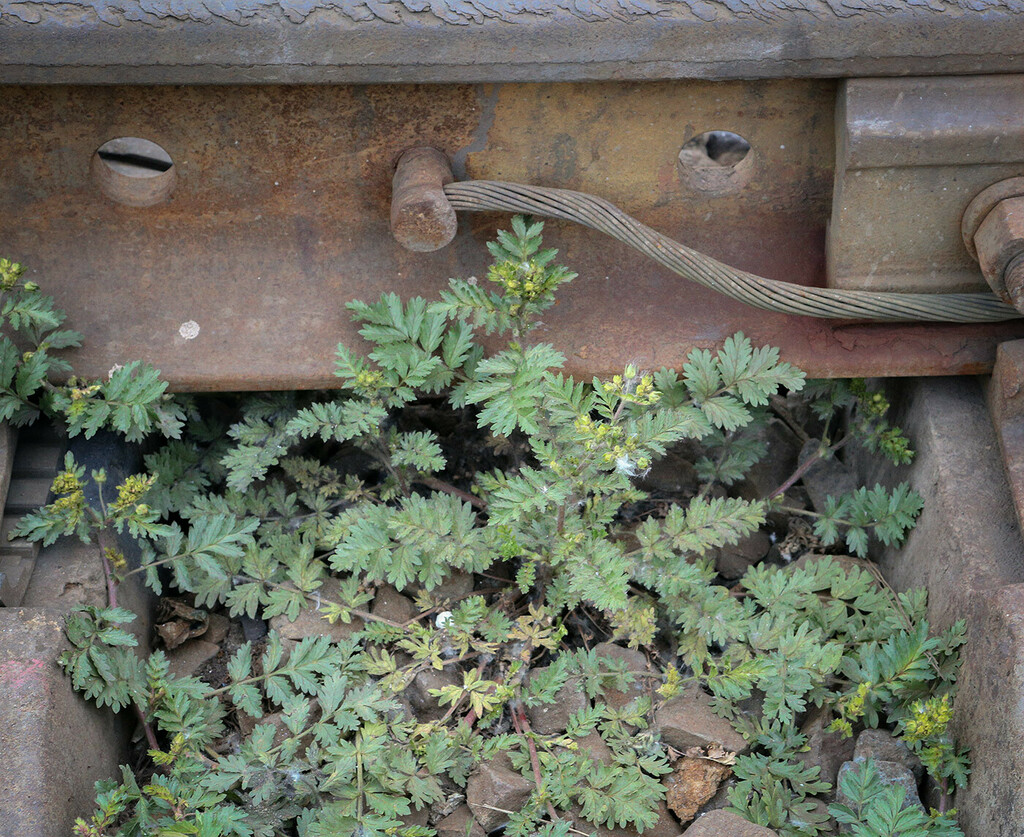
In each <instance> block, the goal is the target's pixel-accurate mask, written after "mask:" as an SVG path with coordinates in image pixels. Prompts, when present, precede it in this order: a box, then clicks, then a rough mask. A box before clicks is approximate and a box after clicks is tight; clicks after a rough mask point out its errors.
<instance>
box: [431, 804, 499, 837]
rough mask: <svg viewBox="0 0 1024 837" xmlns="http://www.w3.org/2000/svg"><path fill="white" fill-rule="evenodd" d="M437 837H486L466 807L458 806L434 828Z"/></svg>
mask: <svg viewBox="0 0 1024 837" xmlns="http://www.w3.org/2000/svg"><path fill="white" fill-rule="evenodd" d="M435 827H436V828H437V837H486V833H487V832H485V831H484V830H483V829H482V828H481V827H480V823H478V822H477V821H476V820H475V819H474V818H473V814H472V812H471V811H470V810H469V806H468V805H460V806H459V807H458V808H456V809H455V810H454V811H452V812H451V813H450V814H449V815H448V816H447V817H445V818H444V819H443V820H441V821H440V822H439V823H438V824H437V825H436V826H435Z"/></svg>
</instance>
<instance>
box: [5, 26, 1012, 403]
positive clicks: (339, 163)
mask: <svg viewBox="0 0 1024 837" xmlns="http://www.w3.org/2000/svg"><path fill="white" fill-rule="evenodd" d="M214 28H216V25H214ZM204 31H205V32H207V34H209V33H210V32H212V31H214V30H213V29H207V30H204ZM389 31H398V30H389ZM467 31H468V30H467ZM516 31H517V32H526V31H527V30H526V29H523V28H518V29H517V30H516ZM630 31H633V30H630ZM4 34H5V32H4V30H0V41H3V36H4ZM108 34H109V33H108ZM5 43H10V42H5ZM9 54H13V53H9ZM951 102H952V103H953V104H950V103H951ZM1020 112H1024V100H1022V93H1021V90H1020V85H1019V84H1017V83H1016V78H1015V77H1013V76H978V77H976V78H963V77H946V78H907V79H852V80H836V79H830V78H796V79H770V78H769V79H758V80H751V81H703V80H695V79H675V80H664V81H650V82H641V81H630V82H619V81H600V82H592V83H582V82H580V83H576V82H562V83H551V82H539V83H530V84H526V83H504V84H463V83H451V84H434V85H414V84H389V83H382V84H366V85H364V84H327V85H318V86H303V85H290V86H274V85H262V86H260V85H256V86H251V85H250V86H245V85H224V86H217V85H212V86H211V85H193V86H188V85H186V86H178V87H172V86H118V85H113V86H109V85H108V86H64V85H46V84H37V85H30V86H24V87H19V86H9V87H6V88H5V89H4V96H3V97H0V155H2V158H3V159H4V160H5V161H14V163H13V164H11V165H5V171H4V178H3V181H2V182H0V241H3V242H4V245H5V247H6V248H7V250H9V251H10V252H9V255H10V256H11V257H14V258H17V259H18V260H20V261H22V262H24V263H26V264H27V265H29V268H30V271H31V275H32V277H33V278H34V279H36V280H38V281H39V282H40V284H41V285H42V286H43V287H45V288H47V289H51V290H52V291H53V293H54V295H55V296H56V299H57V302H58V304H59V305H60V306H61V307H62V308H64V309H66V310H68V311H70V312H71V316H72V323H71V325H72V326H73V327H75V328H77V329H78V330H80V331H83V332H84V333H86V334H87V335H88V336H89V339H88V340H87V341H86V347H85V348H83V349H82V350H80V351H79V352H78V355H77V356H76V357H75V358H74V359H73V360H74V362H75V364H76V367H77V368H80V369H82V370H83V372H84V373H86V374H93V375H103V374H105V373H106V371H107V370H109V369H110V368H111V367H112V366H114V365H115V364H117V363H124V362H126V361H127V360H130V359H133V358H143V359H146V360H148V361H150V362H151V363H153V364H154V365H156V366H157V367H158V368H159V369H161V371H162V372H163V373H164V375H165V376H166V377H167V378H168V379H169V380H170V381H171V384H172V387H173V388H174V389H176V390H179V391H188V390H193V391H195V390H211V389H212V390H224V389H273V388H282V389H285V388H295V387H299V388H303V387H322V386H330V385H332V384H333V383H334V381H335V379H334V377H333V366H332V360H331V356H332V351H333V347H334V346H335V345H336V344H337V342H338V341H339V340H346V339H347V340H350V341H351V340H355V339H356V336H355V334H354V328H353V325H352V323H350V321H349V320H348V317H347V316H346V314H345V311H344V308H343V305H344V303H345V302H346V301H348V300H349V299H354V298H364V299H365V298H373V297H374V296H377V295H379V294H380V293H381V292H383V291H389V290H394V291H398V292H400V293H402V294H403V295H405V296H411V295H416V294H419V295H423V296H427V297H433V296H436V294H437V293H438V291H439V290H441V289H442V288H443V287H445V285H446V282H447V279H448V277H449V276H469V275H483V272H484V271H485V270H486V266H487V260H488V256H487V253H486V249H485V246H484V245H485V243H486V241H487V240H489V239H490V238H491V237H493V235H494V232H495V230H496V229H498V228H501V227H503V226H507V224H508V215H509V210H502V211H496V209H493V208H492V209H489V210H488V211H483V212H476V213H467V212H459V213H458V216H457V217H456V220H455V224H456V226H455V231H456V235H455V237H454V239H453V241H452V243H451V245H450V246H447V247H444V248H442V249H439V250H436V251H431V252H409V251H407V250H405V249H404V248H403V247H401V246H400V245H399V244H398V243H397V242H396V240H395V239H394V237H393V236H392V234H391V230H390V216H391V199H392V184H391V180H392V177H393V174H394V172H395V165H396V162H397V160H398V159H399V158H400V157H401V156H402V154H403V153H404V152H406V151H407V150H408V149H410V148H415V147H422V146H429V147H434V148H436V149H438V150H439V151H440V152H442V153H443V155H444V156H445V158H446V159H447V160H449V161H450V164H451V167H452V172H453V182H452V183H451V184H450V186H449V188H451V189H456V190H457V189H463V190H465V189H467V188H469V187H468V186H467V184H468V183H471V182H473V181H485V182H504V183H513V184H516V183H518V184H524V185H526V186H529V187H540V188H543V189H552V188H554V189H563V190H568V191H571V192H579V193H583V194H585V195H590V196H593V197H595V198H599V199H602V200H606V201H608V202H609V203H610V204H612V205H614V206H615V207H618V208H619V209H621V210H622V211H623V212H624V213H626V214H627V215H629V216H630V217H632V218H635V219H636V220H637V221H639V222H640V223H641V224H642V225H643V227H644V229H645V230H647V229H649V230H651V231H654V232H656V233H659V234H661V235H663V236H664V237H665V239H667V240H669V241H674V242H677V243H679V244H680V245H684V246H685V247H687V248H690V249H691V250H692V251H694V252H695V253H697V254H703V255H704V256H707V257H709V258H710V259H713V260H714V262H715V263H716V264H718V265H724V266H728V268H730V269H732V270H734V271H735V274H738V275H741V276H743V277H746V276H752V277H755V278H757V277H761V278H764V279H768V280H771V282H772V283H773V288H772V292H771V293H767V294H764V295H762V294H761V291H760V290H757V289H755V291H754V292H755V294H756V295H758V300H757V303H760V304H763V305H770V304H772V301H773V299H774V297H775V296H777V294H776V293H775V291H774V287H775V286H778V285H780V284H781V285H784V287H783V288H782V290H783V291H784V292H785V293H787V294H794V295H796V296H798V297H801V298H804V297H806V298H812V299H818V298H827V299H831V298H832V297H833V296H835V295H838V296H839V297H840V298H846V299H852V298H856V295H857V294H863V295H866V296H864V297H863V299H864V300H865V306H866V307H861V306H860V305H859V303H858V305H857V306H853V307H850V308H847V309H844V310H842V311H839V312H832V313H833V315H834V314H836V313H838V314H840V315H841V319H838V320H820V319H816V318H810V317H806V316H796V315H794V314H790V313H785V312H778V311H766V310H760V309H758V308H754V307H751V305H749V304H747V303H745V302H741V301H738V300H734V299H730V298H728V297H724V296H722V295H720V294H719V293H717V292H715V291H713V290H711V289H709V288H706V287H702V286H700V285H697V284H694V283H691V282H689V281H687V280H685V279H683V278H681V277H680V276H679V275H678V274H677V273H676V272H674V270H673V269H672V268H671V266H666V265H665V264H659V263H658V262H657V261H655V260H653V259H651V258H649V257H647V256H645V255H641V254H640V253H638V252H637V251H636V250H635V249H634V248H633V247H632V246H631V245H630V244H627V243H624V242H623V241H616V240H612V239H611V238H609V237H607V236H605V235H603V234H601V233H599V232H596V231H594V230H593V229H587V228H584V227H582V226H580V225H578V224H576V223H573V222H570V221H567V220H564V219H560V218H553V219H551V220H549V222H548V224H547V228H546V231H545V235H546V241H548V242H549V243H550V244H551V245H552V246H555V247H557V248H558V249H559V250H560V258H561V259H563V260H564V261H565V262H566V263H567V264H569V265H570V266H571V267H572V269H574V270H576V271H577V272H578V273H579V275H580V280H579V281H578V282H577V283H574V286H573V287H572V288H570V289H569V290H568V291H567V293H566V294H565V295H564V297H563V299H562V301H561V302H560V304H559V305H558V306H557V307H556V308H555V309H553V310H552V311H551V314H550V317H549V318H548V320H547V322H546V323H545V329H546V330H545V334H544V337H545V339H546V340H550V341H551V342H553V343H555V344H557V345H559V347H560V348H561V349H562V350H563V351H564V352H565V354H566V356H567V368H568V370H569V371H571V372H573V373H576V374H587V375H589V374H606V373H614V372H615V371H616V370H618V369H619V368H620V367H622V366H624V365H625V364H626V363H627V362H630V361H640V362H641V363H642V364H644V365H647V366H661V365H667V366H678V365H679V364H680V363H681V362H682V361H683V359H684V358H685V357H686V354H687V353H688V352H689V351H690V350H692V349H693V348H694V347H712V346H715V345H717V344H719V343H720V342H721V341H722V340H723V339H724V338H725V337H727V336H728V335H729V334H731V333H734V332H736V331H741V330H742V331H744V332H745V333H746V334H747V335H748V336H749V337H750V338H751V339H752V340H754V341H755V342H757V343H761V344H773V345H777V346H779V347H780V348H781V350H782V351H783V352H784V354H785V356H786V357H787V358H788V359H790V360H791V361H792V362H794V363H796V364H798V365H800V366H802V367H803V368H805V369H807V370H808V372H809V373H810V374H812V375H817V376H832V375H836V376H843V375H883V374H888V375H912V374H915V375H916V374H974V373H978V372H983V371H986V370H988V369H990V368H991V365H992V362H993V360H994V357H995V346H996V345H997V344H998V343H999V342H1002V341H1003V340H1006V339H1011V338H1015V337H1019V336H1024V324H1022V323H1021V322H1019V321H1017V320H1016V319H1007V320H1006V321H1005V322H982V323H973V322H970V320H972V319H982V320H984V319H989V320H992V319H996V320H998V319H1003V318H1010V317H1012V318H1016V316H1017V314H1016V311H1015V310H1014V307H1013V304H1014V301H1013V299H1012V296H1010V295H1009V294H1008V292H1007V293H1001V292H999V291H997V293H998V294H999V296H998V298H997V297H994V296H993V293H992V288H991V287H990V286H989V284H988V282H987V281H986V276H985V274H984V273H983V271H982V269H981V268H979V265H978V262H977V261H975V259H974V258H972V254H971V253H970V252H969V250H968V248H967V247H966V246H965V244H964V242H963V239H962V235H961V218H962V217H963V215H964V212H965V209H966V207H967V205H968V204H969V203H970V202H971V200H972V199H973V198H974V197H976V196H977V195H978V194H980V193H981V192H982V191H983V190H985V189H986V188H988V187H990V186H992V184H994V183H1000V182H1003V181H1005V180H1007V179H1009V178H1013V177H1021V176H1022V175H1024V166H1022V163H1021V160H1024V141H1022V138H1021V130H1020V129H1019V128H1018V127H1015V124H1016V123H1015V117H1014V114H1017V116H1018V117H1019V113H1020ZM879 114H883V115H884V119H883V118H881V117H879ZM1016 122H1019V119H1016ZM968 125H971V126H974V127H973V128H972V129H971V131H970V132H968V130H967V126H968ZM961 128H962V130H963V133H964V134H965V135H966V134H967V133H970V135H971V137H972V141H971V143H969V144H968V143H967V142H966V141H965V142H964V144H963V148H958V147H953V146H951V142H952V141H951V140H950V137H951V136H956V135H958V131H960V130H961ZM908 136H909V137H911V138H912V139H913V142H912V143H908V142H907V141H906V137H908ZM997 137H998V138H999V141H998V142H995V141H994V138H997ZM901 138H902V139H901ZM886 143H889V145H888V146H886ZM911 146H912V147H913V155H916V156H913V155H911V154H910V152H909V151H907V150H906V149H907V148H910V147H911ZM900 149H904V150H902V151H901V150H900ZM963 149H968V150H969V153H966V152H964V151H963ZM901 155H902V156H901ZM929 155H930V156H929ZM929 178H930V179H929ZM454 180H457V181H458V182H454ZM460 199H461V200H466V199H467V198H466V193H465V192H463V194H462V197H461V198H460ZM474 200H479V198H478V197H475V198H474ZM480 208H483V207H482V206H481V207H480ZM989 226H992V227H993V229H994V228H995V227H994V225H989ZM638 234H639V233H638ZM652 234H653V233H652ZM647 235H648V233H646V232H644V233H643V235H642V236H641V237H643V236H647ZM1004 239H1006V240H1003V239H1000V240H1001V242H1002V243H1001V244H1000V245H999V247H1000V249H999V252H1000V253H1001V254H1003V255H1002V256H1001V257H1000V261H1002V260H1003V259H1004V257H1005V254H1006V253H1010V255H1011V256H1012V253H1013V252H1014V250H1013V248H1014V247H1015V246H1016V244H1015V243H1014V242H1015V241H1016V240H1017V239H1016V233H1014V232H1013V231H1012V230H1011V231H1009V232H1008V233H1007V235H1006V236H1004ZM650 240H651V241H652V242H653V243H654V246H655V249H656V248H657V245H658V244H659V243H661V242H660V239H656V238H655V239H650ZM972 240H973V239H972ZM1007 241H1008V244H1007ZM677 255H678V254H677ZM687 258H689V256H687ZM1005 262H1006V265H1010V266H1013V265H1017V264H1019V262H1015V261H1014V260H1013V258H1006V259H1005ZM982 264H983V266H984V264H985V262H984V261H983V263H982ZM708 269H712V268H708ZM720 269H724V268H720V267H717V266H716V267H714V268H713V270H712V272H716V271H718V270H720ZM1004 272H1005V271H1004ZM720 282H721V283H724V284H727V285H729V284H734V282H735V275H734V274H732V273H728V272H727V273H726V274H723V276H722V277H720ZM755 284H757V283H755ZM1005 284H1006V283H1005V280H1004V285H1005ZM1009 284H1010V285H1013V282H1010V283H1009ZM847 292H852V294H853V295H852V296H845V297H844V295H845V294H847ZM897 295H899V296H900V297H907V296H908V295H915V296H918V297H921V304H922V305H924V307H925V308H926V309H927V310H926V312H925V314H924V315H923V319H922V321H920V322H914V323H901V322H885V323H879V322H873V321H871V319H870V318H871V317H872V316H873V315H874V312H873V311H872V310H871V308H872V306H873V305H874V304H875V303H874V301H873V298H874V297H876V296H880V297H881V298H882V299H883V300H889V301H890V302H891V301H893V297H895V296H897ZM949 295H952V296H953V297H961V298H964V299H965V300H967V303H966V304H967V305H968V308H969V309H970V310H968V311H966V313H964V314H963V316H959V319H961V320H964V322H959V323H944V322H941V320H942V319H944V317H943V316H942V312H941V311H935V310H934V306H936V305H938V306H939V308H941V307H942V304H940V303H938V302H937V301H938V300H941V299H947V298H949ZM895 301H896V302H899V303H900V304H901V305H902V304H904V303H906V302H908V300H907V299H898V300H895ZM909 301H912V300H909ZM803 304H804V302H801V305H803ZM886 304H887V305H888V304H889V302H886ZM815 305H817V303H815ZM812 307H814V306H812ZM805 313H820V312H817V311H808V312H805ZM890 316H893V318H894V319H896V320H899V319H901V318H903V317H902V314H901V313H900V312H897V313H896V314H895V315H890ZM185 323H189V324H195V325H194V326H193V327H191V328H190V329H189V330H188V332H187V333H188V334H189V335H190V337H188V338H186V337H183V336H182V335H183V333H182V325H183V324H185Z"/></svg>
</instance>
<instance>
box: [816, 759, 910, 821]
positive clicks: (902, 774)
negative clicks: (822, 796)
mask: <svg viewBox="0 0 1024 837" xmlns="http://www.w3.org/2000/svg"><path fill="white" fill-rule="evenodd" d="M873 763H874V765H875V771H876V772H877V773H878V779H879V781H880V782H881V784H882V785H883V786H886V787H888V786H892V785H895V786H897V787H901V788H903V791H904V796H903V804H902V805H901V806H900V810H901V811H902V810H905V809H907V808H911V807H914V806H916V807H918V808H920V809H921V810H922V811H923V810H924V805H922V804H921V797H920V796H919V795H918V792H917V780H916V779H915V778H914V774H913V773H911V772H910V768H908V767H906V766H905V765H903V764H900V763H899V762H896V761H875V762H873ZM863 767H864V762H863V761H848V762H846V764H844V765H843V766H842V767H840V768H839V780H838V782H837V784H836V788H837V790H836V802H837V803H838V804H840V805H850V799H849V797H848V796H846V794H844V793H843V792H842V790H841V787H842V786H841V785H840V784H839V782H842V780H843V776H845V775H846V773H848V772H849V771H851V770H855V769H858V768H859V769H863Z"/></svg>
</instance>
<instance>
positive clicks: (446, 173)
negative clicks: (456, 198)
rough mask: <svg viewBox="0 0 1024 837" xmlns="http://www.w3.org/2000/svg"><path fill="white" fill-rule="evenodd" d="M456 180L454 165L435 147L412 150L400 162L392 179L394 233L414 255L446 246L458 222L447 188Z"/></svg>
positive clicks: (392, 226) (452, 237) (455, 230)
mask: <svg viewBox="0 0 1024 837" xmlns="http://www.w3.org/2000/svg"><path fill="white" fill-rule="evenodd" d="M453 179H454V175H453V174H452V167H451V163H450V162H449V160H448V158H447V157H446V156H445V155H444V154H442V153H441V152H440V151H438V150H437V149H436V148H424V147H420V148H410V149H409V150H408V151H406V152H405V153H404V154H403V155H402V156H401V157H400V158H399V160H398V164H397V166H396V168H395V176H394V177H393V178H392V179H391V234H392V235H393V236H394V237H395V241H397V242H398V243H399V244H401V245H402V246H403V247H404V248H405V249H406V250H412V251H413V252H414V253H432V252H433V251H434V250H440V249H441V248H442V247H447V246H448V245H449V244H451V243H452V239H454V238H455V233H456V232H458V226H459V225H458V219H457V218H456V217H455V210H454V209H452V207H451V204H449V203H448V199H447V198H446V197H445V196H444V186H445V184H446V183H451V182H452V180H453Z"/></svg>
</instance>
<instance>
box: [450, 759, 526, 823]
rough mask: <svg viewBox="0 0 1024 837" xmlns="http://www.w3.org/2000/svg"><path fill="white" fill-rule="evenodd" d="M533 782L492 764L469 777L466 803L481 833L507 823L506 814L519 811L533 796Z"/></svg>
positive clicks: (477, 770) (478, 769)
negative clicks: (481, 829) (481, 830)
mask: <svg viewBox="0 0 1024 837" xmlns="http://www.w3.org/2000/svg"><path fill="white" fill-rule="evenodd" d="M533 788H534V786H533V782H531V781H529V780H528V779H525V778H524V777H523V776H521V775H519V774H518V773H516V772H514V771H512V770H509V769H508V768H507V767H502V766H500V765H496V764H494V763H485V764H481V765H480V766H479V767H478V768H477V769H476V770H475V771H473V774H472V775H471V776H470V777H469V783H468V784H467V785H466V802H467V803H469V809H470V811H472V812H473V816H474V817H475V818H476V821H477V822H478V823H480V826H481V828H483V830H484V831H492V830H493V829H495V828H497V827H498V826H499V825H501V824H502V823H503V822H505V821H506V820H507V819H508V814H507V813H506V812H507V811H520V810H522V808H523V806H524V805H525V804H526V803H527V801H528V800H529V798H530V794H532V793H533Z"/></svg>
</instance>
